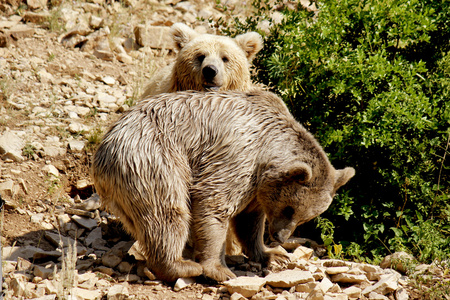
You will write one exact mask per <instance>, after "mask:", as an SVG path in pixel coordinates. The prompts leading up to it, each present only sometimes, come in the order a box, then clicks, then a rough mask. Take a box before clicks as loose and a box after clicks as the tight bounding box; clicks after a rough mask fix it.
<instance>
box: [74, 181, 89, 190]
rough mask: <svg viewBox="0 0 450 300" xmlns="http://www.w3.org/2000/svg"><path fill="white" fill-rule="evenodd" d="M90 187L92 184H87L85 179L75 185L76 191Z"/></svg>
mask: <svg viewBox="0 0 450 300" xmlns="http://www.w3.org/2000/svg"><path fill="white" fill-rule="evenodd" d="M91 186H92V184H91V183H90V182H89V180H86V179H80V180H78V181H77V183H76V188H77V190H84V189H87V188H88V187H91Z"/></svg>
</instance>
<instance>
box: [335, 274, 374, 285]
mask: <svg viewBox="0 0 450 300" xmlns="http://www.w3.org/2000/svg"><path fill="white" fill-rule="evenodd" d="M331 281H333V282H339V283H361V282H367V283H368V282H369V280H368V279H367V277H366V275H353V274H346V273H341V274H336V275H333V276H331Z"/></svg>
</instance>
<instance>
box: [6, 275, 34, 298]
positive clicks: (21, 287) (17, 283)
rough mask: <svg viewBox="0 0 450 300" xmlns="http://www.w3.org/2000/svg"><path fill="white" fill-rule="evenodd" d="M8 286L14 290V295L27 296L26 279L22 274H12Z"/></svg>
mask: <svg viewBox="0 0 450 300" xmlns="http://www.w3.org/2000/svg"><path fill="white" fill-rule="evenodd" d="M10 287H11V288H12V290H13V291H14V296H16V297H29V296H30V294H29V292H28V289H27V286H26V281H25V277H24V276H20V275H13V276H12V278H11V282H10Z"/></svg>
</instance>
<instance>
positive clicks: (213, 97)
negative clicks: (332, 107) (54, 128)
mask: <svg viewBox="0 0 450 300" xmlns="http://www.w3.org/2000/svg"><path fill="white" fill-rule="evenodd" d="M354 172H355V171H354V169H353V168H345V169H341V170H335V169H334V168H333V166H332V165H331V164H330V162H329V160H328V158H327V155H326V154H325V152H324V151H323V150H322V148H321V146H320V145H319V144H318V142H317V141H316V140H315V139H314V137H313V136H312V135H311V134H310V133H308V131H307V130H306V129H305V128H304V127H302V125H300V124H299V123H298V122H297V121H295V119H294V118H293V117H292V115H291V114H290V113H289V111H288V109H287V107H286V105H285V104H284V103H283V101H282V100H281V99H280V98H279V97H277V96H276V95H274V94H272V93H270V92H265V91H251V92H247V93H244V92H192V91H190V92H178V93H172V94H160V95H158V96H154V97H151V98H148V99H146V100H143V101H141V102H140V103H139V104H138V105H137V106H135V107H132V108H131V109H130V110H129V111H127V112H126V113H124V114H123V115H122V116H121V118H120V119H119V120H118V121H117V122H116V123H115V125H113V126H112V127H111V128H110V130H109V131H108V132H107V133H106V134H105V136H104V138H103V141H102V142H101V144H100V145H99V148H98V150H97V151H96V153H95V155H94V158H93V166H92V178H93V180H94V184H95V188H96V190H97V192H98V194H99V195H100V197H101V199H102V202H103V204H104V206H105V207H106V208H107V209H108V210H109V211H111V212H112V213H114V214H115V215H116V216H117V217H119V219H120V220H121V222H123V224H124V227H125V228H126V229H127V230H128V231H129V232H130V233H131V234H132V235H133V236H134V237H135V238H136V239H137V240H138V241H139V244H140V245H141V247H142V248H143V249H142V250H143V252H144V254H145V256H146V258H147V263H148V266H149V268H150V269H151V270H152V271H153V272H154V273H155V274H156V275H157V277H159V278H160V279H163V280H167V281H173V280H175V279H176V278H178V277H191V276H198V275H201V274H202V273H203V274H204V275H205V276H207V277H210V278H212V279H214V280H217V281H224V280H227V279H229V278H233V277H235V275H234V274H233V273H232V272H231V271H230V269H228V267H227V266H226V264H225V260H224V251H225V249H224V248H225V239H226V235H227V230H228V228H229V227H230V228H231V229H232V230H233V231H234V233H235V235H236V236H237V238H238V240H239V242H240V243H241V245H242V249H243V252H244V253H245V254H246V255H247V256H248V257H249V258H250V259H251V260H253V261H256V262H261V263H262V264H263V265H266V264H267V263H268V262H269V261H270V260H273V259H274V260H277V261H284V260H286V259H287V258H286V256H285V255H284V254H283V253H282V252H281V251H279V250H277V249H275V248H269V247H267V246H265V245H264V243H263V234H264V229H265V225H264V224H265V221H266V219H267V221H268V228H269V229H268V230H269V234H270V236H271V238H272V239H273V240H274V241H276V242H278V243H283V242H284V241H286V239H287V238H288V237H289V236H290V235H291V234H292V232H293V231H294V230H295V228H296V227H297V226H298V225H299V224H302V223H305V222H307V221H309V220H311V219H313V218H314V217H316V216H318V215H319V214H321V213H322V212H324V211H325V210H326V209H327V208H328V206H329V205H330V203H331V201H332V198H333V196H334V194H335V192H336V190H337V189H338V188H339V187H340V186H342V185H344V184H345V183H346V182H347V181H348V180H349V179H350V178H351V177H352V176H353V175H354ZM190 232H191V233H192V236H193V241H194V248H195V253H196V257H195V258H196V260H197V261H198V263H197V262H194V261H192V260H185V259H183V257H182V252H183V249H184V247H185V244H186V241H187V240H188V235H189V233H190Z"/></svg>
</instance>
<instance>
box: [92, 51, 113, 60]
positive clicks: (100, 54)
mask: <svg viewBox="0 0 450 300" xmlns="http://www.w3.org/2000/svg"><path fill="white" fill-rule="evenodd" d="M94 56H95V57H97V58H98V59H102V60H106V61H113V60H114V53H112V52H111V51H107V50H97V49H96V50H95V51H94Z"/></svg>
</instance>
